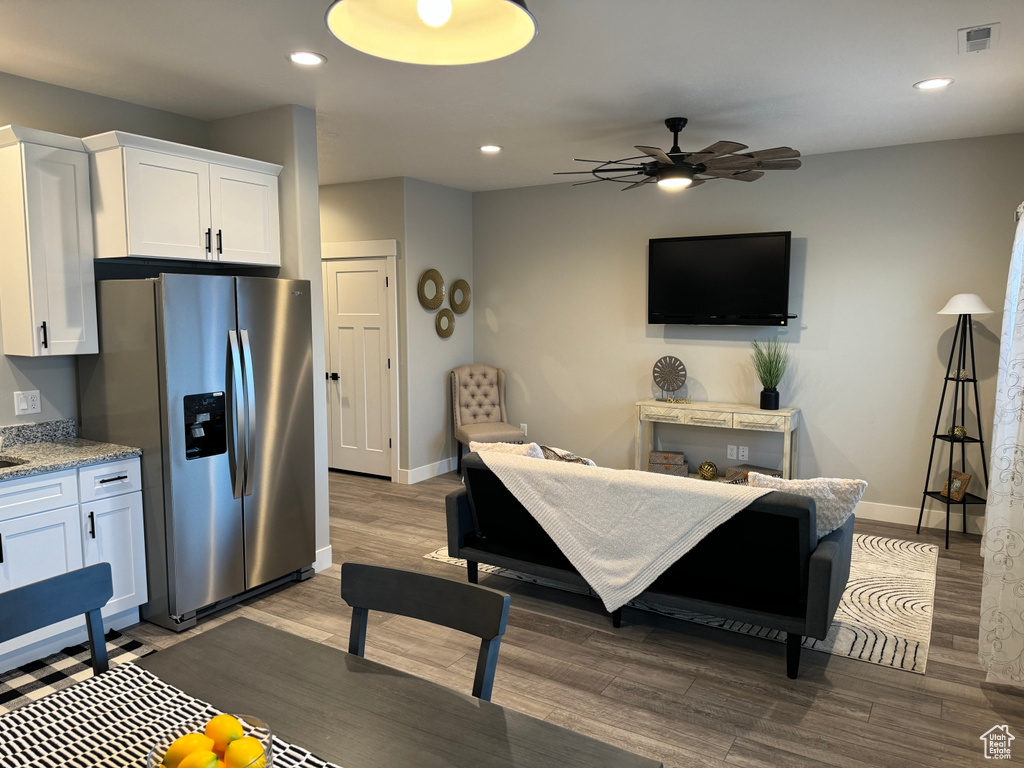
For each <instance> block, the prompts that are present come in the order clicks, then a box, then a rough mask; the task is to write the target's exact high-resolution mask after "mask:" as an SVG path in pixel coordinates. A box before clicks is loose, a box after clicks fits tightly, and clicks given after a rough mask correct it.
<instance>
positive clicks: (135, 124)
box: [0, 72, 209, 424]
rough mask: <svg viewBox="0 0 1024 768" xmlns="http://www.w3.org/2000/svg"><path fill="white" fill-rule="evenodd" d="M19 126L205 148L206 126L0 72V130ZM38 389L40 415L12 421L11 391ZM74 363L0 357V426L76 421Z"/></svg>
mask: <svg viewBox="0 0 1024 768" xmlns="http://www.w3.org/2000/svg"><path fill="white" fill-rule="evenodd" d="M8 124H12V125H22V126H25V127H28V128H38V129H40V130H44V131H53V132H55V133H63V134H66V135H68V136H79V137H81V136H91V135H92V134H95V133H102V132H104V131H110V130H114V129H118V130H122V131H129V132H131V133H140V134H144V135H147V136H155V137H157V138H161V139H168V140H170V141H178V142H181V143H183V144H194V145H196V146H202V147H205V146H207V145H208V142H209V126H208V124H207V123H205V122H203V121H201V120H194V119H192V118H189V117H183V116H181V115H176V114H173V113H171V112H163V111H161V110H157V109H149V108H148V107H140V106H138V105H136V104H129V103H127V102H124V101H117V100H116V99H108V98H105V97H103V96H95V95H93V94H91V93H84V92H82V91H74V90H71V89H70V88H61V87H59V86H56V85H49V84H48V83H41V82H38V81H36V80H26V79H25V78H22V77H15V76H14V75H8V74H5V73H2V72H0V125H8ZM25 389H38V390H39V393H40V396H41V398H42V413H39V414H33V415H31V416H16V415H15V413H14V398H13V396H12V394H11V393H12V392H14V391H16V390H25ZM75 399H76V398H75V359H74V357H69V356H60V357H52V358H29V357H7V356H2V357H0V424H25V423H30V422H36V421H49V420H51V419H69V418H76V417H77V416H78V410H77V405H76V402H75Z"/></svg>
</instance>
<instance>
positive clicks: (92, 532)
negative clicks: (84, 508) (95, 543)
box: [89, 512, 96, 539]
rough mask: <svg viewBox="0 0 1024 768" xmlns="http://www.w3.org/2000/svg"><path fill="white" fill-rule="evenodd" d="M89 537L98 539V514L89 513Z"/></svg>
mask: <svg viewBox="0 0 1024 768" xmlns="http://www.w3.org/2000/svg"><path fill="white" fill-rule="evenodd" d="M89 537H90V538H93V539H95V538H96V513H95V512H90V513H89Z"/></svg>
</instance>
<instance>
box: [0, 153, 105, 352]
mask: <svg viewBox="0 0 1024 768" xmlns="http://www.w3.org/2000/svg"><path fill="white" fill-rule="evenodd" d="M0 152H2V153H3V157H2V160H0V173H2V178H0V185H2V187H3V189H2V190H0V201H2V202H0V208H2V211H0V217H2V218H3V222H2V223H0V246H2V247H0V269H2V271H3V279H2V280H0V313H2V323H0V325H2V327H3V341H4V348H3V352H4V354H8V355H24V356H31V357H41V356H47V355H86V354H95V353H96V352H97V351H98V350H99V347H98V346H97V345H98V340H97V333H96V288H95V280H94V277H93V236H92V203H91V200H90V195H89V156H88V155H87V154H86V153H85V152H76V151H73V150H69V149H63V148H58V147H50V146H44V145H41V144H35V143H28V142H21V143H17V144H12V145H10V146H7V147H4V148H3V150H0Z"/></svg>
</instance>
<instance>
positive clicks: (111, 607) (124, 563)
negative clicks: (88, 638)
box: [0, 458, 148, 671]
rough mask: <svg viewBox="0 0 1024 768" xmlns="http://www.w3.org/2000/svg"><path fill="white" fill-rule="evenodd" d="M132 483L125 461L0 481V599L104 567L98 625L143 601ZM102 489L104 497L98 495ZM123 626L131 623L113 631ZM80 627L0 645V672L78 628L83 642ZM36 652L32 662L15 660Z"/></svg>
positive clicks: (138, 494) (132, 465) (135, 463)
mask: <svg viewBox="0 0 1024 768" xmlns="http://www.w3.org/2000/svg"><path fill="white" fill-rule="evenodd" d="M139 477H140V473H139V459H137V458H133V459H126V460H120V461H114V462H107V463H104V464H94V465H91V466H87V467H82V468H80V469H77V470H76V469H66V470H61V471H59V472H47V473H44V474H41V475H33V476H31V477H24V478H16V479H13V480H5V481H0V592H5V591H7V590H9V589H15V588H17V587H21V586H24V585H25V584H31V583H32V582H35V581H41V580H43V579H48V578H50V577H51V576H58V575H60V574H62V573H67V572H68V571H73V570H75V569H77V568H82V567H83V566H86V565H94V564H95V563H102V562H106V563H110V569H111V573H112V576H113V582H114V595H113V597H112V598H111V600H110V601H109V602H108V603H107V605H106V606H105V607H104V608H103V611H102V613H103V616H104V618H105V619H106V618H111V617H117V616H120V615H121V614H123V613H124V612H126V611H131V610H132V609H137V608H138V606H139V605H141V604H142V603H144V602H146V600H147V599H148V598H147V588H146V554H145V553H146V548H145V536H144V532H143V522H142V489H141V482H140V480H139ZM104 481H106V483H104ZM80 487H81V488H82V491H81V493H80ZM107 489H109V494H110V495H104V492H105V491H107ZM115 493H116V495H114V494H115ZM137 617H138V614H137V613H136V614H135V620H137ZM130 618H131V616H130V615H129V619H130ZM129 623H134V621H131V620H129V621H127V622H122V623H121V624H120V625H121V626H126V624H129ZM84 627H85V622H84V621H83V620H82V618H81V617H74V618H72V619H68V620H66V621H62V622H60V623H58V624H54V625H51V626H49V627H45V628H43V629H39V630H36V631H35V632H31V633H29V634H27V635H23V636H22V637H19V638H15V639H14V640H9V641H8V642H6V643H0V671H3V670H4V669H7V668H9V667H12V666H17V665H19V664H23V663H25V662H26V661H28V660H30V659H31V658H37V657H39V656H43V655H45V654H46V653H52V652H53V650H56V648H51V647H44V646H45V645H46V641H47V640H49V639H50V638H54V637H56V636H57V635H60V634H62V633H65V632H69V631H73V630H77V629H81V630H82V633H83V637H84ZM108 628H109V626H108ZM37 645H38V646H39V647H40V649H41V650H40V652H39V653H38V654H35V656H32V655H28V656H26V655H25V653H20V654H19V652H22V651H24V652H29V651H31V650H32V648H33V647H35V646H37ZM58 647H59V646H58Z"/></svg>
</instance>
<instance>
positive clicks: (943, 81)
mask: <svg viewBox="0 0 1024 768" xmlns="http://www.w3.org/2000/svg"><path fill="white" fill-rule="evenodd" d="M952 82H953V78H952V77H930V78H928V79H927V80H919V81H918V82H916V83H914V87H915V88H917V90H919V91H934V90H936V89H938V88H945V87H946V86H947V85H950V84H951V83H952Z"/></svg>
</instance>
